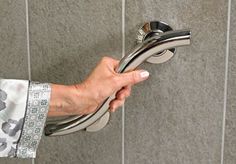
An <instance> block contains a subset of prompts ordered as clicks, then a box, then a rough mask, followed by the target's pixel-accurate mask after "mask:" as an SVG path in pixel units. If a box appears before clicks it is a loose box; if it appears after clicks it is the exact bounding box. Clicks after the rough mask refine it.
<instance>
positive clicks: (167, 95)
mask: <svg viewBox="0 0 236 164" xmlns="http://www.w3.org/2000/svg"><path fill="white" fill-rule="evenodd" d="M150 20H162V21H165V22H167V23H169V24H170V25H172V27H173V28H175V29H184V28H190V29H191V31H192V45H191V46H190V47H183V48H178V49H177V54H176V55H175V57H174V58H173V59H172V60H170V61H168V62H167V63H163V64H159V65H151V64H147V63H145V64H144V65H143V66H142V68H145V69H147V70H149V71H150V79H149V80H148V81H146V82H145V83H143V84H140V85H138V86H135V87H134V88H133V89H134V90H133V93H132V95H131V98H130V99H129V100H127V101H126V102H127V103H126V105H125V107H126V109H125V110H126V112H125V116H126V118H125V120H126V121H125V162H126V164H133V163H136V164H143V163H145V164H151V163H160V164H173V163H178V164H189V163H191V164H199V163H201V164H211V163H214V164H219V163H220V153H221V132H222V114H223V88H224V71H225V65H224V64H225V41H226V22H227V1H226V0H219V1H217V3H215V1H214V0H208V1H205V0H200V1H194V0H189V1H185V0H180V1H170V0H167V1H165V2H164V1H159V0H146V1H145V2H144V1H136V0H130V1H127V8H126V47H127V51H128V50H130V49H131V48H132V47H133V46H134V43H135V42H134V41H135V34H136V31H137V29H138V27H139V26H140V25H141V24H142V23H143V22H146V21H150Z"/></svg>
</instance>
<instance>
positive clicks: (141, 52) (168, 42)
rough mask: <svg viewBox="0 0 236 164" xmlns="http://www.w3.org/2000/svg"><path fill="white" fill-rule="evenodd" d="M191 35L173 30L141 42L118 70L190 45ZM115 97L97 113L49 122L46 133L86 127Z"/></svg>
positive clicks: (126, 68) (129, 68) (120, 70)
mask: <svg viewBox="0 0 236 164" xmlns="http://www.w3.org/2000/svg"><path fill="white" fill-rule="evenodd" d="M190 37H191V32H190V30H178V31H171V32H166V33H163V34H161V35H158V36H153V37H151V38H149V39H147V40H146V41H144V42H143V43H142V44H139V45H138V46H137V47H136V48H135V49H134V50H133V51H132V52H131V53H130V54H128V55H126V56H125V57H123V58H122V59H121V60H120V63H119V67H118V69H117V72H118V73H123V72H127V71H132V70H134V69H136V68H137V67H138V66H139V65H140V64H142V63H143V62H144V61H146V60H147V59H148V58H149V57H151V56H152V55H154V54H157V53H159V52H162V51H164V50H167V49H170V48H175V47H179V46H185V45H189V44H190ZM114 97H115V94H113V95H112V96H110V97H108V98H107V99H106V100H105V101H104V102H103V103H102V104H101V106H100V107H99V108H98V109H97V111H96V112H95V113H92V114H89V115H83V116H73V117H70V118H68V119H66V120H63V121H61V122H51V123H49V124H47V125H46V127H45V135H46V136H58V135H66V134H69V133H73V132H76V131H78V130H82V129H85V128H86V127H88V126H90V125H91V124H93V123H94V122H96V121H97V120H98V119H99V118H101V117H102V116H103V115H104V114H105V113H106V112H107V111H108V108H109V103H110V101H111V100H112V99H114Z"/></svg>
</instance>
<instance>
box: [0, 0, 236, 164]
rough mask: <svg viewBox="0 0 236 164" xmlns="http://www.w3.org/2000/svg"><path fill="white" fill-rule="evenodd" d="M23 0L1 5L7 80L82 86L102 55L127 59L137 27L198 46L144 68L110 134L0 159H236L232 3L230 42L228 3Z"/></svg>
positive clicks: (0, 67)
mask: <svg viewBox="0 0 236 164" xmlns="http://www.w3.org/2000/svg"><path fill="white" fill-rule="evenodd" d="M26 2H27V0H0V39H1V42H0V56H1V59H0V77H4V78H18V79H29V78H30V77H31V79H32V80H35V81H41V82H51V83H62V84H72V83H79V82H81V81H82V80H83V79H85V78H86V76H87V75H88V73H89V72H90V71H91V70H92V69H93V68H94V67H95V65H96V63H97V62H98V61H99V60H100V59H101V58H102V56H111V57H114V58H116V59H120V58H121V57H122V48H125V51H126V52H127V53H128V52H129V50H130V49H132V48H133V46H134V45H135V37H136V36H135V34H136V31H137V29H138V27H139V26H140V25H142V23H143V22H146V21H150V20H162V21H165V22H167V23H169V24H170V25H171V26H172V27H173V28H175V29H184V28H190V29H191V31H192V45H191V46H190V47H183V48H178V49H177V54H176V55H175V57H174V58H173V59H171V60H170V61H168V62H166V63H163V64H159V65H153V64H148V63H145V64H143V65H142V66H141V67H142V68H143V69H147V70H148V71H149V72H150V78H149V80H148V81H146V82H144V83H142V84H139V85H137V86H135V87H133V92H132V95H131V97H130V98H128V100H127V101H126V104H125V106H124V109H125V110H124V113H123V115H122V110H119V111H118V112H116V113H114V114H112V118H111V121H110V123H109V125H108V126H107V127H106V128H104V129H103V130H101V131H99V132H97V133H85V132H78V133H75V134H72V135H68V136H62V137H52V138H49V137H43V138H42V140H41V143H40V146H39V149H38V152H37V158H36V159H35V160H34V161H31V160H20V159H6V158H4V159H0V163H4V164H12V163H19V164H30V163H32V164H33V163H36V164H62V163H63V164H64V163H66V164H67V163H68V164H77V163H81V164H111V163H112V164H134V163H135V164H144V163H145V164H156V163H160V164H173V163H177V164H190V163H191V164H199V163H201V164H234V163H236V133H235V130H236V129H235V128H236V112H235V110H236V104H235V102H236V87H235V86H236V55H235V53H234V50H236V45H235V44H236V37H235V36H236V30H235V28H234V27H235V26H236V23H235V22H236V19H235V18H234V17H233V15H235V14H236V2H235V1H232V5H231V26H230V27H231V28H230V29H231V30H230V31H229V32H230V33H229V34H230V37H229V40H228V41H227V29H229V28H228V26H227V23H228V20H229V19H228V7H229V4H230V3H228V0H218V1H217V3H216V1H215V0H207V1H206V0H198V1H195V0H188V1H186V0H179V1H171V0H166V1H161V0H145V1H138V0H126V1H125V0H118V1H115V0H112V1H111V0H96V1H91V0H87V1H83V0H71V1H65V0H60V1H58V0H57V1H56V0H50V1H49V0H41V1H37V0H31V1H29V4H28V5H27V3H26ZM122 2H123V4H124V2H125V5H124V6H122ZM27 6H28V8H27ZM122 7H123V8H122ZM124 9H125V10H124ZM122 11H125V12H122ZM27 15H28V16H29V17H28V18H29V24H28V27H29V44H28V46H29V50H30V53H28V52H27V30H26V27H27V21H26V18H27ZM122 18H125V20H124V19H123V20H122ZM122 22H125V24H123V25H125V30H124V28H122ZM123 27H124V26H123ZM124 33H125V37H124V38H122V34H124ZM122 40H123V41H125V42H122ZM122 43H123V44H124V43H125V46H122ZM228 43H229V44H228ZM227 48H229V49H228V50H229V51H228V50H226V49H227ZM123 50H124V49H123ZM227 52H229V53H227ZM28 55H29V56H28ZM29 59H30V60H29ZM28 66H29V67H28ZM227 70H228V71H227ZM226 72H227V74H226ZM226 75H228V76H226ZM225 79H226V80H227V79H228V80H227V81H226V80H225ZM225 82H227V83H225ZM226 87H227V90H225V89H226ZM226 91H227V92H226ZM225 107H226V108H225ZM224 114H225V116H226V120H225V128H223V129H222V125H224V121H223V120H224V119H223V116H224ZM122 116H124V117H123V118H122ZM122 123H123V124H122ZM122 128H124V129H122ZM224 129H225V135H222V132H223V131H224ZM122 132H124V133H122ZM122 135H124V140H122ZM222 138H225V140H224V143H223V145H224V147H222ZM223 148H224V149H223ZM222 152H223V154H222ZM123 153H124V154H123ZM122 154H123V155H122ZM222 157H223V158H222Z"/></svg>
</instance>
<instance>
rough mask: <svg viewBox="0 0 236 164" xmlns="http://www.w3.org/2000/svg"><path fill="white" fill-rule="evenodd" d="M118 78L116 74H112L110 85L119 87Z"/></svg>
mask: <svg viewBox="0 0 236 164" xmlns="http://www.w3.org/2000/svg"><path fill="white" fill-rule="evenodd" d="M119 81H120V80H119V77H118V76H114V77H113V78H112V81H111V82H112V86H113V87H114V88H117V87H119V83H120V82H119Z"/></svg>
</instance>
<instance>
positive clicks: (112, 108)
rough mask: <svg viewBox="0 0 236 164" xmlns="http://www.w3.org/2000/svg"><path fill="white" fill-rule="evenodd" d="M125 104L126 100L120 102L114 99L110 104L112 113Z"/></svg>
mask: <svg viewBox="0 0 236 164" xmlns="http://www.w3.org/2000/svg"><path fill="white" fill-rule="evenodd" d="M124 103H125V99H123V100H118V99H114V100H112V101H111V102H110V111H111V112H115V111H116V109H117V108H118V107H120V106H122V105H123V104H124Z"/></svg>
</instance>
